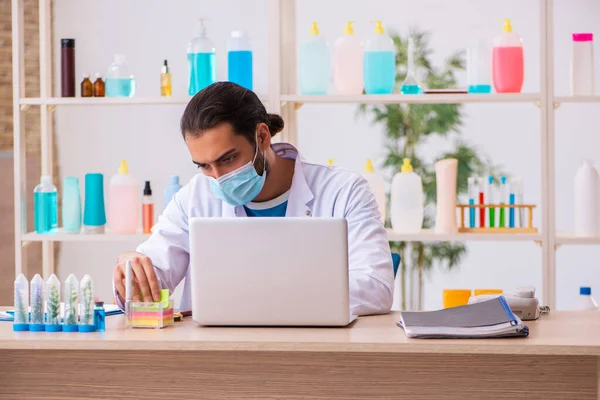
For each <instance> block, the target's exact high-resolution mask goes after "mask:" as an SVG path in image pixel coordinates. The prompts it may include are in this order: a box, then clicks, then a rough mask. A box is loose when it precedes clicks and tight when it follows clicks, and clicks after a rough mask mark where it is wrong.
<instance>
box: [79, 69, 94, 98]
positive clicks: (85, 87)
mask: <svg viewBox="0 0 600 400" xmlns="http://www.w3.org/2000/svg"><path fill="white" fill-rule="evenodd" d="M82 78H83V80H82V81H81V97H92V96H93V95H94V89H93V85H92V81H90V74H83V75H82Z"/></svg>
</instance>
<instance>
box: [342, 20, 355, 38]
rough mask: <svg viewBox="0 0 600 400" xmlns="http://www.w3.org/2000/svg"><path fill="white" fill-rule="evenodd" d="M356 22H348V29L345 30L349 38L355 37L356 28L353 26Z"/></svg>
mask: <svg viewBox="0 0 600 400" xmlns="http://www.w3.org/2000/svg"><path fill="white" fill-rule="evenodd" d="M355 22H356V21H348V22H346V28H345V29H344V35H347V36H353V35H354V28H353V27H352V24H354V23H355Z"/></svg>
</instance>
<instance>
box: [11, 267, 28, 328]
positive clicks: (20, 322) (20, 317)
mask: <svg viewBox="0 0 600 400" xmlns="http://www.w3.org/2000/svg"><path fill="white" fill-rule="evenodd" d="M14 305H15V321H14V323H13V331H16V332H20V331H28V330H29V281H28V280H27V278H25V275H23V274H19V276H17V279H15V302H14Z"/></svg>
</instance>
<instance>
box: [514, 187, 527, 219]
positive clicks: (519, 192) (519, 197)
mask: <svg viewBox="0 0 600 400" xmlns="http://www.w3.org/2000/svg"><path fill="white" fill-rule="evenodd" d="M515 183H516V186H515V202H516V204H523V178H520V177H519V178H516V179H515ZM519 227H521V228H523V227H525V209H524V208H519Z"/></svg>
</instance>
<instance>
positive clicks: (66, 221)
mask: <svg viewBox="0 0 600 400" xmlns="http://www.w3.org/2000/svg"><path fill="white" fill-rule="evenodd" d="M62 225H63V231H64V232H65V233H79V232H80V231H81V192H80V190H79V178H77V177H75V176H67V177H65V179H64V183H63V195H62Z"/></svg>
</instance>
